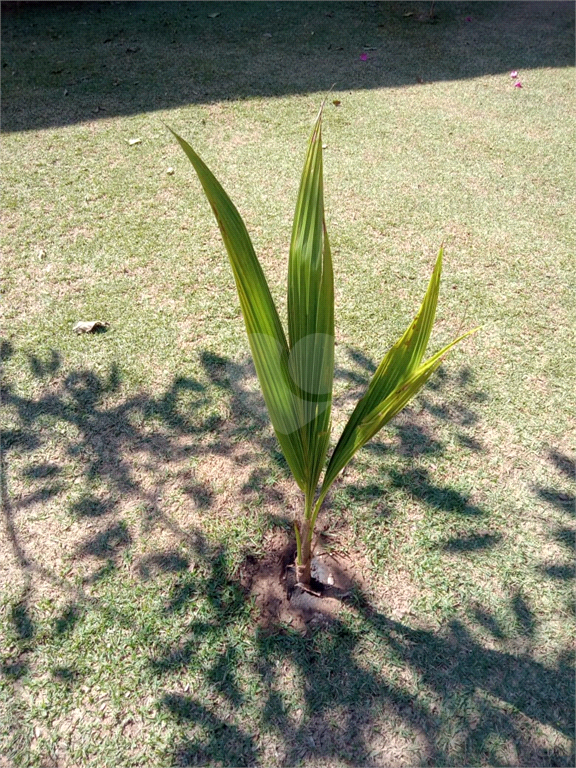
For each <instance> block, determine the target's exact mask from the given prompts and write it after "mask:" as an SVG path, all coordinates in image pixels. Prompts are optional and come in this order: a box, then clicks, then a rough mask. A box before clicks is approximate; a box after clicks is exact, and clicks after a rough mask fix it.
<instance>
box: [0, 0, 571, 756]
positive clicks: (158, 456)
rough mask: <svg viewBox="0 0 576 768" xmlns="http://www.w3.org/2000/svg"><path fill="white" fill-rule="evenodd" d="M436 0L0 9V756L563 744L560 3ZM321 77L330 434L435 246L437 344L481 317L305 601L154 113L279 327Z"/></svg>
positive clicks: (389, 336) (208, 238)
mask: <svg viewBox="0 0 576 768" xmlns="http://www.w3.org/2000/svg"><path fill="white" fill-rule="evenodd" d="M429 10H430V5H429V4H428V3H422V4H420V3H386V4H378V3H335V4H331V3H322V4H301V3H254V4H252V3H234V4H227V3H210V4H203V3H194V4H180V3H172V4H169V3H163V4H155V3H133V4H129V5H127V4H123V3H118V4H97V3H94V4H92V3H83V4H53V3H50V4H32V3H20V4H12V5H9V4H8V5H6V6H5V7H4V6H3V16H2V43H3V45H2V125H3V132H4V135H3V137H2V146H1V152H2V182H3V183H2V208H3V218H2V225H1V226H2V229H1V236H2V253H3V275H2V292H3V293H2V312H3V319H2V332H3V340H2V358H3V383H2V387H3V389H2V475H1V479H2V483H1V492H2V516H3V517H2V528H1V532H0V584H1V594H0V604H1V613H0V631H1V639H0V755H1V757H0V765H6V766H13V765H16V766H41V767H42V768H44V767H45V766H58V768H72V767H74V768H80V767H82V768H83V767H84V766H92V765H98V766H110V768H111V767H112V766H114V767H116V766H119V767H122V768H123V767H124V766H138V768H140V767H141V766H162V767H166V766H173V765H210V766H240V765H254V766H296V765H306V766H353V765H370V766H381V765H386V766H394V767H396V766H402V765H408V766H414V765H436V766H445V765H446V766H448V765H453V766H459V765H501V766H504V765H516V766H552V765H554V766H556V765H558V766H568V765H573V764H574V752H573V735H574V668H573V664H574V658H573V647H574V601H573V592H572V586H573V579H574V561H573V552H574V454H573V434H574V418H573V391H574V333H573V328H574V317H573V303H574V302H573V294H574V264H573V253H574V220H573V211H574V199H575V194H574V173H573V169H574V142H573V126H572V115H573V114H574V78H573V63H574V7H573V4H570V3H564V4H558V3H543V4H539V3H528V4H527V3H493V4H492V3H446V4H443V3H436V4H435V6H434V10H435V14H436V16H437V18H435V19H432V20H430V19H429V18H428V17H429ZM513 70H516V71H517V72H518V79H517V80H515V79H513V78H511V77H510V72H511V71H513ZM517 81H519V82H521V84H522V87H521V88H520V87H516V86H515V83H516V82H517ZM333 83H336V85H335V87H334V90H333V92H332V94H331V96H330V97H329V99H328V103H327V109H326V113H325V122H324V143H325V144H326V148H325V157H324V161H325V175H326V205H327V215H328V229H329V233H330V238H331V244H332V250H333V258H334V268H335V280H336V327H337V349H336V354H337V374H336V385H335V386H336V390H335V394H336V397H335V409H334V438H337V437H338V435H339V433H340V430H341V428H342V426H343V423H344V421H345V419H346V417H347V414H348V413H349V412H350V410H351V408H352V407H353V404H354V402H355V401H356V399H357V397H358V396H359V394H360V393H361V392H362V391H363V390H364V388H365V387H366V384H367V382H368V380H369V377H370V376H371V374H372V373H373V371H374V370H375V367H376V366H377V364H378V362H379V360H380V359H381V357H382V355H383V354H384V353H385V351H386V349H387V348H388V347H389V346H390V344H391V343H392V342H393V341H394V340H395V339H396V338H397V337H398V335H399V334H400V333H401V332H402V331H403V330H404V328H405V327H406V325H407V324H408V322H409V321H410V320H411V318H412V316H413V314H414V312H415V310H416V309H417V307H418V305H419V302H420V300H421V298H422V295H423V292H424V290H425V286H426V283H427V280H428V277H429V275H430V271H431V269H432V265H433V263H434V259H435V256H436V253H437V249H438V247H439V245H440V243H441V242H444V243H445V250H446V260H445V272H444V281H443V286H442V291H441V297H440V303H439V311H438V319H437V326H436V329H435V331H434V334H433V341H432V346H433V347H434V348H438V347H440V346H441V345H442V343H445V342H447V341H448V340H449V339H450V338H452V337H453V336H454V334H455V333H456V332H457V331H458V329H459V327H460V326H464V327H472V326H475V325H478V324H481V325H482V329H481V331H480V332H479V333H478V334H476V336H475V337H473V339H471V340H470V341H468V342H467V343H466V344H465V345H463V346H462V348H461V349H459V350H458V351H457V352H455V353H454V354H453V355H452V356H451V357H449V358H448V359H447V360H446V362H445V364H444V365H443V367H442V368H441V369H440V371H438V373H437V375H436V376H435V378H434V379H433V380H432V381H431V382H430V385H429V386H428V387H427V388H426V389H425V390H424V391H423V392H422V394H421V395H420V396H419V397H418V398H417V399H416V400H415V401H414V402H413V403H412V404H411V405H410V406H409V407H408V408H407V409H406V410H405V411H404V412H403V414H401V416H400V417H399V418H398V419H397V420H396V421H395V422H394V424H393V425H391V426H390V428H389V429H387V430H386V431H385V432H383V433H381V434H380V435H379V436H378V437H377V438H376V439H375V440H374V441H373V442H372V443H371V444H370V445H369V446H367V447H366V448H365V449H364V450H363V451H362V452H361V453H360V454H358V457H357V458H356V460H355V461H354V463H353V464H352V465H351V466H350V467H349V469H348V470H347V471H346V473H345V474H344V476H343V478H342V479H341V480H340V481H339V482H338V484H337V485H336V487H335V488H334V492H333V493H332V494H331V496H330V497H329V499H328V503H327V505H326V509H325V510H324V512H323V515H322V517H321V520H320V528H321V530H322V531H323V537H322V539H321V548H322V549H321V552H322V553H323V555H322V558H323V559H325V560H326V561H328V558H329V557H330V558H333V561H332V562H334V564H335V565H338V566H339V567H341V568H342V569H344V571H345V575H346V577H347V578H348V579H350V581H351V585H350V589H349V590H348V589H346V590H345V591H346V592H349V593H350V594H348V595H346V596H345V597H342V596H340V597H341V599H338V600H337V599H336V597H335V596H334V595H333V594H332V595H327V596H326V598H325V599H324V600H325V602H324V606H326V610H323V611H318V610H316V607H317V606H316V607H315V606H314V601H313V600H312V598H313V596H308V597H309V598H310V599H308V598H304V602H303V603H302V602H301V603H300V609H301V610H300V611H299V610H296V609H297V608H298V606H297V605H295V604H293V603H292V604H290V603H289V602H288V599H287V594H286V583H285V582H284V581H283V580H282V579H283V575H284V574H285V573H286V565H287V564H289V561H290V559H291V549H290V547H291V539H290V532H291V521H292V519H293V517H294V514H295V513H296V511H297V510H299V509H300V506H301V503H302V500H301V498H300V496H299V494H298V492H297V490H296V488H295V485H294V483H293V482H292V481H291V479H290V476H289V473H288V470H287V467H286V464H285V462H284V460H283V458H282V456H281V454H280V453H279V451H278V447H277V444H276V442H275V439H274V436H273V434H272V433H271V430H270V427H269V425H268V422H267V419H266V416H265V413H264V411H263V407H262V403H261V400H260V398H259V395H258V390H257V387H255V382H254V376H253V373H252V371H251V369H250V366H249V364H248V362H247V359H246V353H247V345H246V341H245V336H244V329H243V325H242V319H241V315H240V312H239V308H238V301H237V297H236V294H235V289H234V285H233V281H232V278H231V275H230V271H229V267H228V264H227V263H226V260H225V255H224V253H223V249H222V245H221V243H220V240H219V236H218V232H217V229H216V227H215V224H214V222H213V219H212V218H211V212H210V210H209V206H208V205H207V203H206V201H205V200H204V199H203V198H202V194H201V190H200V189H199V187H198V184H197V183H196V181H195V180H194V178H193V175H192V171H191V168H190V167H189V165H188V164H187V161H186V159H185V157H184V156H183V155H181V153H180V150H179V148H178V147H177V146H175V144H174V142H173V140H172V138H171V137H170V135H169V133H168V131H167V130H166V129H165V126H164V123H168V124H169V125H171V126H172V127H173V128H174V129H175V130H177V131H178V132H179V133H181V134H182V135H183V136H184V137H186V138H187V139H189V140H190V141H191V142H192V144H193V145H194V146H195V148H196V149H197V150H198V151H199V152H200V153H201V155H202V156H203V158H204V159H205V160H206V162H208V163H209V165H210V166H211V167H212V168H213V170H214V172H215V173H216V175H217V176H218V177H219V178H220V180H221V181H222V182H223V184H224V186H225V188H226V189H227V190H228V191H229V193H230V194H231V196H232V197H233V199H234V201H235V202H236V204H237V205H238V208H239V209H240V211H241V213H242V215H243V216H244V217H245V220H246V223H247V226H248V229H249V230H250V232H251V234H252V236H253V240H254V244H255V247H256V250H257V253H258V255H259V256H260V257H261V260H262V263H263V267H264V269H265V272H266V275H267V277H268V279H269V282H270V286H271V290H272V293H273V295H274V298H275V299H276V300H277V302H278V305H279V307H280V311H281V314H283V313H284V311H285V303H284V302H285V279H286V255H287V243H288V242H289V237H290V225H291V216H292V212H293V206H294V202H295V195H296V190H297V186H298V181H299V175H300V167H301V162H302V160H303V156H304V150H305V142H306V139H307V136H308V133H309V130H310V127H311V124H312V121H313V119H314V117H315V114H316V112H317V109H318V106H319V103H320V101H321V99H322V98H323V97H324V95H325V93H326V91H327V89H328V88H330V87H331V86H332V84H333ZM335 102H338V103H335ZM131 140H138V141H135V142H133V143H130V141H131ZM169 169H171V170H170V171H169ZM95 319H98V320H101V321H103V322H104V323H107V324H108V326H107V328H105V329H102V332H100V333H97V334H75V333H73V331H72V328H73V326H74V324H75V323H77V322H78V321H82V320H95ZM322 558H321V559H322ZM330 601H332V602H330ZM310 614H311V615H310ZM315 614H320V615H315Z"/></svg>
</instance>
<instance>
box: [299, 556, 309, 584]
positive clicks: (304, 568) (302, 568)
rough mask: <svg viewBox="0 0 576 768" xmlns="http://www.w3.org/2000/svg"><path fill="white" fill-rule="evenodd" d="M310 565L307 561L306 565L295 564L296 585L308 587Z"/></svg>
mask: <svg viewBox="0 0 576 768" xmlns="http://www.w3.org/2000/svg"><path fill="white" fill-rule="evenodd" d="M310 565H311V563H310V560H308V562H307V563H303V564H302V565H299V564H298V563H296V581H297V583H298V584H304V586H306V587H308V586H310V579H311V573H310Z"/></svg>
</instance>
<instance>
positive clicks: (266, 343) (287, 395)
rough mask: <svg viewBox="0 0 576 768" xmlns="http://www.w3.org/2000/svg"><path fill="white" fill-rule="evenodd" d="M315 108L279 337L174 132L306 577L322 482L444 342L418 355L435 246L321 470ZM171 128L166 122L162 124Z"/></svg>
mask: <svg viewBox="0 0 576 768" xmlns="http://www.w3.org/2000/svg"><path fill="white" fill-rule="evenodd" d="M321 121H322V109H320V112H319V114H318V118H317V120H316V123H315V125H314V129H313V131H312V136H311V137H310V141H309V144H308V153H307V156H306V162H305V164H304V171H303V173H302V180H301V183H300V190H299V193H298V200H297V203H296V212H295V215H294V224H293V229H292V240H291V243H290V256H289V263H288V337H286V334H285V332H284V328H283V327H282V324H281V322H280V318H279V316H278V312H277V310H276V306H275V304H274V301H273V299H272V296H271V294H270V290H269V288H268V284H267V282H266V278H265V277H264V273H263V271H262V268H261V266H260V263H259V261H258V259H257V257H256V254H255V253H254V248H253V246H252V243H251V241H250V237H249V235H248V232H247V230H246V227H245V225H244V222H243V221H242V218H241V217H240V214H239V213H238V211H237V210H236V208H235V206H234V205H233V203H232V201H231V200H230V198H229V197H228V195H227V194H226V192H225V191H224V189H223V188H222V186H221V185H220V184H219V182H218V181H217V180H216V179H215V177H214V176H213V174H212V173H211V172H210V170H209V169H208V168H207V167H206V165H205V164H204V163H203V162H202V160H201V159H200V157H199V156H198V155H197V154H196V152H195V151H194V150H193V149H192V147H190V145H189V144H188V143H187V142H186V141H184V139H182V138H181V137H180V136H178V134H176V133H174V131H172V133H173V134H174V136H175V138H176V139H177V140H178V142H179V144H180V146H181V147H182V149H183V150H184V152H185V153H186V155H187V156H188V159H189V160H190V162H191V163H192V165H193V167H194V170H195V171H196V173H197V175H198V178H199V180H200V183H201V184H202V187H203V188H204V192H205V194H206V197H207V198H208V201H209V202H210V205H211V206H212V210H213V212H214V215H215V216H216V221H217V222H218V226H219V228H220V232H221V235H222V239H223V241H224V245H225V246H226V250H227V252H228V256H229V259H230V264H231V266H232V271H233V273H234V278H235V281H236V287H237V290H238V296H239V298H240V304H241V307H242V312H243V315H244V322H245V324H246V331H247V333H248V340H249V343H250V347H251V351H252V357H253V359H254V365H255V368H256V372H257V375H258V379H259V381H260V386H261V388H262V393H263V395H264V400H265V402H266V406H267V408H268V413H269V415H270V420H271V422H272V425H273V427H274V431H275V433H276V436H277V438H278V442H279V443H280V446H281V448H282V451H283V452H284V456H285V457H286V461H287V462H288V465H289V466H290V469H291V471H292V474H293V475H294V479H295V480H296V482H297V484H298V486H299V487H300V489H301V490H302V492H303V494H304V507H303V510H302V513H301V515H300V517H299V518H298V519H296V520H295V521H294V530H295V534H296V548H297V552H296V573H297V580H298V583H299V584H300V585H301V586H303V587H309V586H310V578H311V562H312V556H313V554H314V553H313V540H314V526H315V523H316V519H317V517H318V513H319V511H320V508H321V506H322V503H323V501H324V499H325V498H326V494H327V493H328V491H329V489H330V487H331V486H332V484H333V483H334V481H335V480H336V478H337V477H338V475H339V474H340V472H341V471H342V470H343V469H344V467H345V466H346V465H347V464H348V462H349V461H350V460H351V459H352V457H353V456H354V454H355V453H356V452H357V451H358V450H359V449H360V448H361V447H362V446H363V445H364V444H365V443H367V442H368V440H370V439H371V438H372V437H373V436H374V435H375V434H376V433H377V432H378V431H379V430H380V429H381V428H382V427H383V426H384V425H385V424H387V423H388V422H389V421H390V419H392V418H393V417H394V416H395V415H396V414H397V413H398V412H399V411H400V410H402V408H404V406H405V405H406V404H407V403H408V401H409V400H410V399H411V398H412V397H414V395H415V394H416V393H417V392H418V391H419V390H420V389H421V387H422V386H423V385H424V383H425V382H426V381H427V380H428V378H429V377H430V376H431V375H432V373H433V372H434V371H435V370H436V369H437V368H438V366H439V365H440V363H441V362H442V359H443V357H444V355H445V354H446V353H447V352H448V350H449V349H450V348H451V347H453V346H454V345H455V344H457V343H458V342H459V341H461V340H462V339H463V338H465V336H467V335H469V333H472V331H469V332H468V333H465V334H463V335H461V336H459V337H458V338H457V339H455V340H454V341H453V342H452V343H450V344H448V345H447V346H445V347H444V348H443V349H441V350H440V351H439V352H436V353H435V354H434V355H433V356H432V357H430V358H429V359H428V360H426V361H425V362H422V358H423V356H424V352H425V350H426V347H427V345H428V339H429V337H430V332H431V330H432V325H433V323H434V315H435V312H436V304H437V300H438V290H439V285H440V272H441V269H442V249H440V253H439V255H438V258H437V260H436V266H435V268H434V271H433V273H432V277H431V279H430V283H429V285H428V289H427V291H426V295H425V297H424V300H423V302H422V306H421V307H420V310H419V312H418V314H417V315H416V317H415V318H414V320H413V321H412V323H411V324H410V326H409V327H408V330H407V331H406V332H405V333H404V335H403V336H402V337H401V338H400V339H399V340H398V341H397V342H396V344H394V346H393V347H392V348H391V349H390V350H389V351H388V353H387V354H386V356H385V357H384V359H383V360H382V362H381V363H380V366H379V367H378V369H377V371H376V373H375V374H374V376H373V377H372V380H371V381H370V383H369V385H368V388H367V390H366V393H365V394H364V396H363V397H362V398H361V400H360V401H359V402H358V404H357V405H356V407H355V409H354V411H353V412H352V415H351V416H350V418H349V420H348V423H347V424H346V426H345V428H344V431H343V433H342V435H341V437H340V439H339V441H338V443H337V444H336V447H335V448H334V451H333V452H332V455H331V457H330V460H329V461H328V465H327V467H326V470H325V472H324V477H323V478H322V482H321V483H320V477H321V474H322V470H323V468H324V465H325V462H326V456H327V452H328V447H329V441H330V426H331V420H330V414H331V404H332V382H333V374H334V283H333V274H332V258H331V254H330V245H329V242H328V235H327V232H326V222H325V219H324V195H323V180H322V138H321ZM170 130H171V129H170Z"/></svg>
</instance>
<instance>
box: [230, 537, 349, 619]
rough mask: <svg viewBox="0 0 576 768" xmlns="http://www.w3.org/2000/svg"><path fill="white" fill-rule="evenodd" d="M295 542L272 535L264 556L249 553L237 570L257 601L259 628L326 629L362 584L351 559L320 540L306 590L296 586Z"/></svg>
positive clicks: (243, 584)
mask: <svg viewBox="0 0 576 768" xmlns="http://www.w3.org/2000/svg"><path fill="white" fill-rule="evenodd" d="M295 558H296V543H295V541H294V539H293V538H291V537H290V536H289V535H288V533H287V532H285V531H275V532H274V534H273V535H272V536H271V538H270V540H269V542H268V552H267V554H266V555H265V556H264V557H263V558H261V559H257V558H255V557H254V556H252V555H249V556H248V557H246V559H245V560H244V562H243V564H242V566H241V568H240V581H241V584H242V586H243V587H244V589H245V590H246V592H247V593H248V594H249V595H250V596H251V597H252V598H254V600H255V606H256V610H257V613H258V623H259V625H260V627H262V628H263V629H266V630H268V631H271V632H275V631H277V630H279V629H281V628H282V627H286V626H291V627H293V628H295V629H297V630H299V631H301V632H304V633H305V632H307V631H309V630H311V629H313V628H315V627H320V626H329V625H330V623H331V622H333V621H334V620H335V618H336V617H337V616H338V614H339V612H340V610H341V609H342V606H343V605H344V604H345V603H346V601H347V600H349V599H350V598H351V596H352V594H353V592H354V590H355V588H356V587H357V586H359V584H360V583H361V575H360V574H359V573H356V570H355V568H354V566H353V561H352V560H351V559H350V558H349V557H347V556H345V555H343V554H339V555H338V556H335V555H332V554H330V553H328V552H327V551H325V549H324V547H323V546H322V537H320V540H319V544H318V546H317V548H316V554H315V556H314V558H313V561H312V582H311V585H310V589H309V590H308V589H304V588H302V587H301V586H300V585H298V584H297V583H296V576H295V568H294V562H295Z"/></svg>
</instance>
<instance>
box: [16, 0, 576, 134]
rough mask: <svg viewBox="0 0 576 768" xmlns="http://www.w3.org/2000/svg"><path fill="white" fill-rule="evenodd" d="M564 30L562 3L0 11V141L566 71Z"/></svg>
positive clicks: (566, 16)
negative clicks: (188, 109)
mask: <svg viewBox="0 0 576 768" xmlns="http://www.w3.org/2000/svg"><path fill="white" fill-rule="evenodd" d="M422 21H425V22H434V23H421V22H422ZM573 31H574V7H573V4H571V3H566V2H550V3H527V2H522V3H510V2H507V3H490V2H469V3H467V2H461V3H449V2H438V3H435V4H434V14H433V17H432V18H431V17H430V3H428V2H417V3H402V2H395V3H382V2H378V3H372V2H363V3H357V2H352V3H350V2H341V3H334V2H331V3H322V4H318V3H312V2H290V3H288V2H283V3H260V2H258V3H253V2H247V3H232V2H218V3H216V4H215V3H201V2H200V3H183V2H178V3H160V2H147V3H129V4H128V3H97V2H86V3H84V2H81V3H80V2H74V3H53V2H41V3H36V2H3V3H2V41H3V49H2V62H3V63H2V67H3V69H2V73H3V89H2V118H3V119H2V130H3V131H22V130H34V129H36V130H37V129H41V128H49V127H55V126H63V125H70V124H74V123H77V122H83V121H86V120H98V119H102V118H109V117H111V116H114V115H134V114H140V113H142V112H150V111H155V110H164V109H174V108H175V107H179V106H183V105H187V104H209V103H213V102H215V101H220V100H225V99H253V98H262V97H279V96H283V95H286V94H300V93H317V92H326V91H327V90H328V89H329V88H330V87H331V86H332V84H333V83H336V86H337V88H338V89H339V90H343V91H350V90H355V89H362V90H368V89H373V88H382V87H399V86H405V85H414V86H416V85H417V83H421V82H431V81H438V80H440V81H442V80H455V79H463V78H472V77H481V76H485V75H489V74H496V73H504V72H506V73H507V72H509V71H510V69H511V68H516V69H518V70H521V69H523V70H525V69H529V68H534V67H538V68H540V67H568V66H573V64H574V34H573ZM363 52H364V53H365V58H364V57H363V58H362V59H361V54H362V53H363ZM158 73H162V77H159V76H158ZM167 79H168V81H169V82H170V87H169V88H166V82H167Z"/></svg>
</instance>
